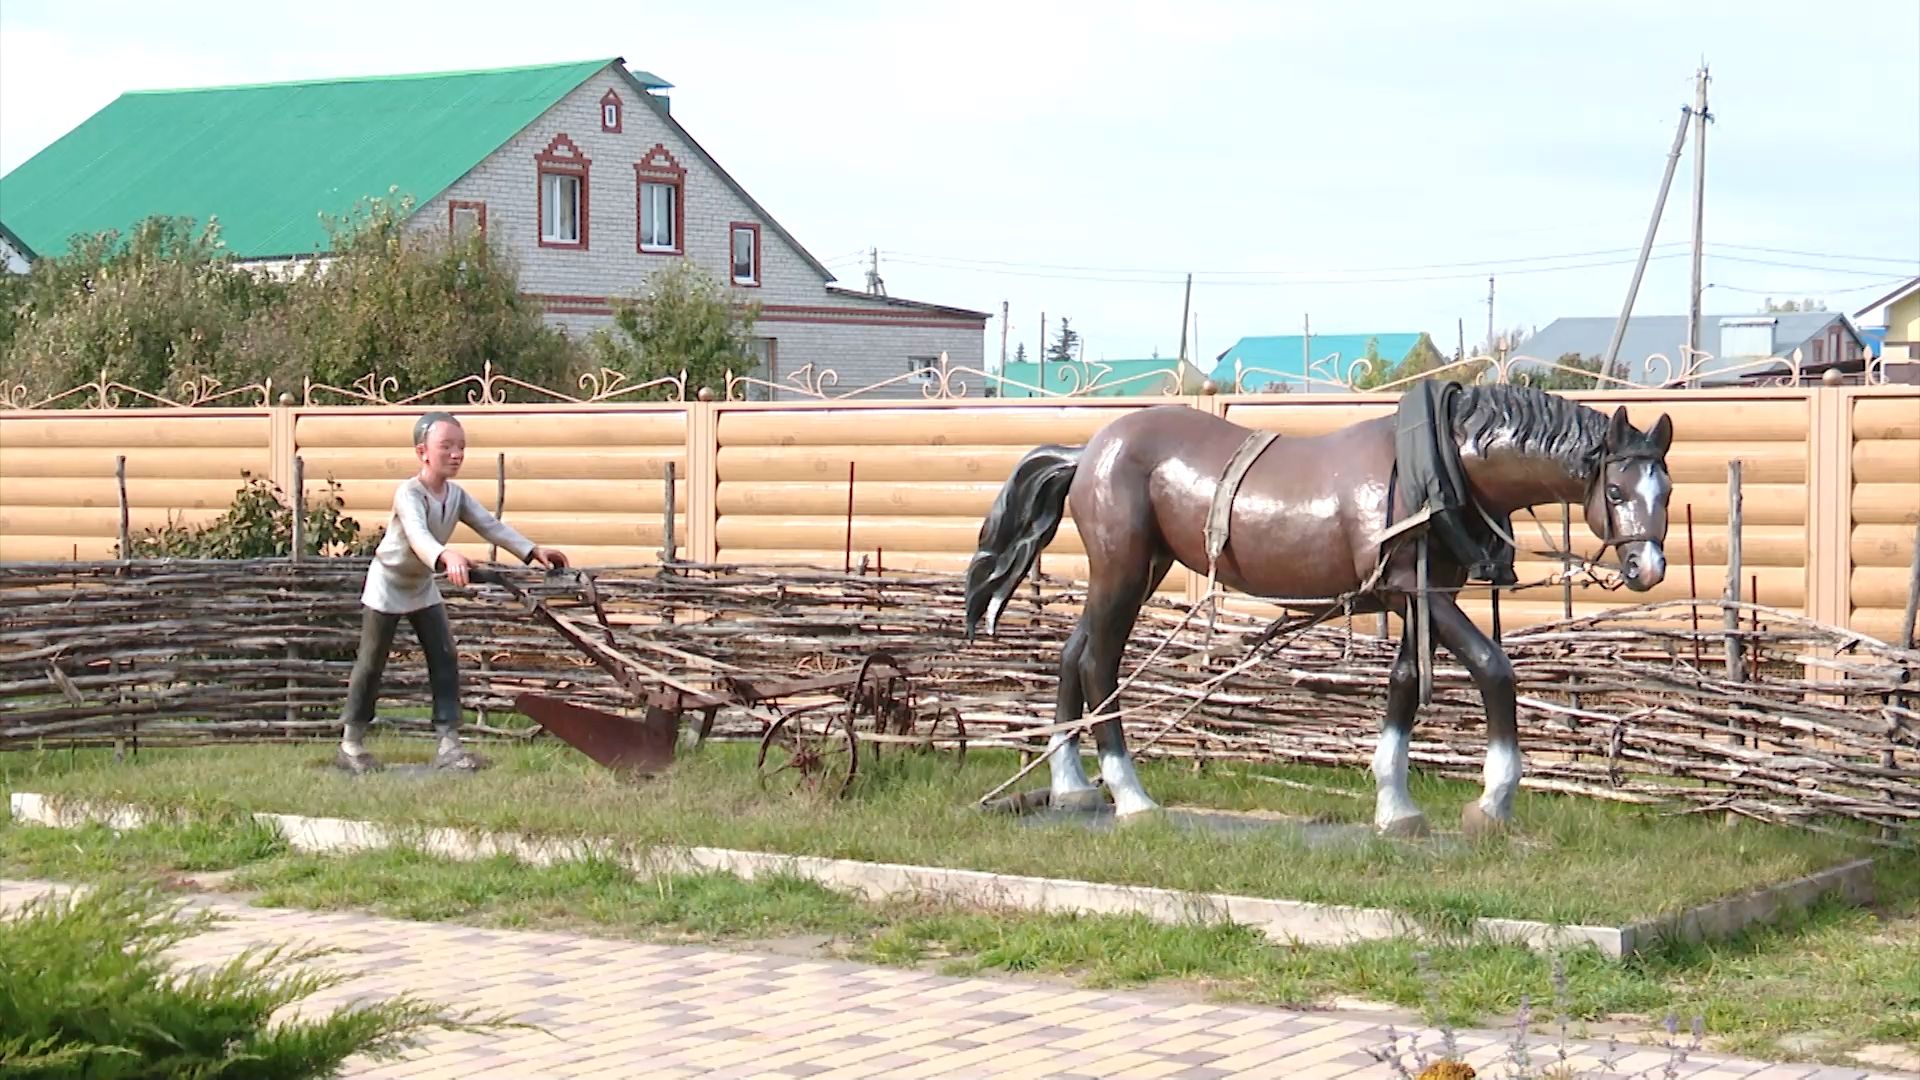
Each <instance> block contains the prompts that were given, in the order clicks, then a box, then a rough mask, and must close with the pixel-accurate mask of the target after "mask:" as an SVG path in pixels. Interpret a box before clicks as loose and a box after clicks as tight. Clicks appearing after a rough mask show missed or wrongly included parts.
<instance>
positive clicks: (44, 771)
mask: <svg viewBox="0 0 1920 1080" xmlns="http://www.w3.org/2000/svg"><path fill="white" fill-rule="evenodd" d="M374 749H375V752H376V753H379V754H381V755H382V756H383V757H385V758H386V759H387V760H389V761H390V762H391V761H398V760H403V759H405V758H407V757H408V756H409V755H411V756H412V758H414V759H415V760H424V757H425V754H426V752H427V747H426V746H425V745H424V744H422V743H418V742H408V741H402V740H394V739H389V740H376V742H375V744H374ZM751 752H752V750H751V748H750V747H745V746H739V745H719V746H709V747H707V748H705V749H704V750H701V751H699V752H694V753H688V754H684V755H683V756H682V758H681V760H680V762H679V763H678V764H677V765H676V766H675V768H674V769H673V770H672V771H671V772H670V773H668V774H667V775H665V776H663V777H660V778H656V779H654V780H651V781H646V782H642V783H629V782H624V781H622V780H620V779H618V778H616V777H615V776H614V775H612V774H611V773H608V772H607V771H605V770H603V769H600V768H599V767H598V766H595V765H593V764H592V763H590V762H588V761H587V760H586V759H585V758H584V757H583V756H582V755H580V754H579V753H577V752H576V751H574V750H572V749H571V748H569V747H566V746H564V745H561V744H557V743H542V744H534V745H505V746H499V747H494V748H490V749H489V750H488V753H490V754H491V755H492V756H493V758H494V761H495V768H493V769H491V770H489V771H487V772H484V773H482V774H480V775H478V776H473V777H466V776H457V777H425V778H412V777H409V778H400V777H373V778H357V779H356V778H353V777H348V776H345V775H343V774H341V773H339V772H337V771H335V770H333V769H332V768H331V767H330V765H329V763H330V761H331V757H332V747H330V746H305V747H273V746H251V747H233V748H219V749H196V750H190V751H182V750H175V751H155V750H147V751H144V752H142V753H141V754H140V755H138V757H137V758H136V759H133V760H130V761H128V762H126V763H115V762H113V761H112V759H111V757H110V756H109V755H108V754H107V753H106V752H104V751H97V752H85V751H83V752H49V753H23V754H12V755H0V786H3V787H5V788H7V789H10V790H32V791H39V792H43V793H46V794H49V795H53V796H57V797H64V798H73V799H80V800H100V801H116V802H130V803H136V804H140V805H145V806H149V807H164V808H183V809H188V810H191V811H193V812H195V813H197V814H207V815H214V816H218V815H229V814H234V813H237V812H247V811H259V810H270V811H280V812H291V813H305V814H313V815H328V816H342V817H356V818H372V819H376V820H380V821H385V822H389V823H397V824H412V825H429V826H456V827H464V828H475V829H498V830H515V831H520V832H524V833H534V834H546V835H562V836H581V835H594V836H609V837H615V838H618V839H620V840H622V841H624V842H627V843H629V844H631V845H633V846H635V847H645V846H648V845H657V844H700V845H710V846H717V847H728V848H737V849H746V850H756V851H769V852H780V853H788V854H804V855H818V856H827V857H837V858H849V859H863V860H872V861H883V862H900V863H914V864H920V865H931V866H946V867H961V868H971V869H978V870H989V871H997V872H1002V873H1013V874H1031V875H1041V876H1051V877H1073V878H1080V879H1083V880H1090V881H1101V882H1115V883H1129V884H1148V885H1158V886H1163V887H1169V888H1176V889H1187V890H1195V891H1208V892H1226V893H1235V894H1243V895H1253V896H1267V897H1281V898H1290V899H1299V900H1308V901H1318V902H1325V903H1340V904H1354V905H1361V906H1369V907H1388V908H1394V909H1397V910H1400V911H1403V912H1407V913H1409V914H1411V915H1414V916H1416V917H1420V918H1424V919H1426V920H1429V921H1431V922H1434V923H1437V924H1444V925H1459V924H1461V923H1463V922H1465V921H1467V920H1470V919H1472V918H1474V917H1480V916H1505V917H1513V918H1529V919H1543V920H1548V921H1559V922H1569V923H1578V922H1620V921H1626V920H1631V919H1637V918H1646V917H1651V916H1654V915H1658V914H1661V913H1663V912H1668V911H1672V910H1676V909H1679V908H1684V907H1688V906H1692V905H1695V904H1698V903H1701V902H1703V901H1706V900H1710V899H1714V898H1717V897H1721V896H1725V895H1728V894H1731V893H1736V892H1739V891H1742V890H1744V889H1747V888H1752V887H1756V886H1759V885H1763V884H1767V883H1772V882H1776V881H1779V880H1782V879H1785V878H1789V877H1793V876H1797V875H1802V874H1806V873H1809V872H1812V871H1815V870H1819V869H1822V868H1825V867H1829V866H1832V865H1834V864H1835V863H1837V862H1840V861H1842V860H1844V859H1845V858H1848V857H1850V856H1853V855H1855V854H1858V853H1861V852H1863V851H1864V850H1866V849H1865V847H1864V845H1859V844H1856V843H1853V842H1850V841H1845V840H1837V839H1835V838H1832V837H1822V836H1816V835H1813V834H1809V833H1804V832H1796V831H1791V830H1785V829H1779V828H1773V827H1769V826H1764V825H1760V824H1757V823H1753V822H1738V823H1732V824H1729V823H1727V822H1725V821H1723V820H1719V819H1712V818H1708V817H1706V816H1689V817H1672V816H1666V815H1661V814H1658V813H1654V812H1650V811H1648V810H1646V809H1643V808H1635V807H1628V806H1620V805H1614V804H1608V803H1601V802H1596V801H1592V800H1583V799H1574V798H1566V797H1556V796H1547V795H1538V794H1533V793H1528V792H1523V793H1522V794H1521V795H1520V797H1519V799H1518V803H1517V813H1518V817H1519V822H1520V829H1519V833H1518V835H1516V836H1515V837H1512V838H1509V839H1504V840H1503V839H1494V840H1488V841H1482V842H1467V841H1464V840H1461V839H1459V838H1458V837H1439V838H1436V839H1435V840H1434V841H1431V842H1426V843H1407V842H1397V841H1387V840H1382V839H1377V838H1373V837H1371V836H1369V835H1367V834H1366V833H1365V832H1364V830H1361V831H1359V835H1358V838H1356V839H1354V840H1352V841H1350V842H1342V843H1334V844H1310V843H1308V842H1307V841H1306V840H1305V839H1303V838H1302V837H1301V836H1300V835H1299V834H1297V833H1296V832H1294V831H1291V830H1263V831H1260V832H1254V833H1245V834H1237V835H1226V834H1218V833H1210V832H1202V833H1196V832H1192V831H1188V830H1183V829H1181V828H1178V827H1176V826H1175V825H1173V824H1170V823H1168V822H1165V821H1149V822H1142V823H1139V824H1130V825H1129V826H1128V827H1126V828H1124V829H1117V830H1112V831H1107V832H1089V831H1083V830H1081V829H1078V828H1075V827H1069V826H1053V827H1048V826H1036V825H1033V824H1029V823H1022V822H1019V821H1016V820H1014V819H1011V818H1006V817H1000V816H994V815H986V814H981V813H979V812H977V811H975V810H973V809H972V804H973V802H974V800H975V799H976V798H977V797H978V796H979V795H980V794H982V793H984V792H985V791H987V790H989V789H991V788H992V787H993V786H994V785H996V784H997V783H998V782H1000V781H1001V780H1003V779H1005V778H1006V777H1007V776H1008V775H1010V774H1011V773H1012V772H1013V770H1014V768H1015V766H1016V764H1017V763H1016V760H1015V759H1014V757H1013V756H1012V755H1010V754H1005V753H986V752H976V753H974V754H970V755H969V756H968V759H967V763H966V766H965V768H964V769H961V770H957V771H956V770H953V769H952V768H951V767H950V766H948V765H946V764H944V763H942V762H940V761H937V760H935V759H927V758H916V757H911V756H909V755H901V754H890V755H887V756H884V757H882V758H881V759H880V760H878V761H877V762H872V761H870V762H867V763H864V764H863V766H862V769H861V774H860V780H859V782H858V783H857V785H856V788H855V790H854V792H853V794H852V796H851V797H849V798H847V799H844V800H840V801H837V802H825V801H821V800H815V799H809V798H807V797H805V796H798V795H788V794H777V793H771V792H767V791H763V790H761V789H760V787H759V786H758V785H757V783H756V780H755V778H754V775H753V770H752V758H751ZM1141 773H1142V776H1143V778H1144V780H1145V782H1146V783H1147V785H1148V789H1149V790H1150V791H1152V792H1153V793H1154V794H1155V795H1156V796H1157V797H1158V798H1159V799H1160V801H1161V802H1162V803H1163V804H1166V805H1169V806H1174V805H1180V806H1187V807H1204V808H1213V809H1223V810H1237V811H1259V812H1268V813H1276V814H1283V815H1289V816H1294V817H1299V818H1305V819H1310V820H1315V821H1324V822H1348V823H1354V824H1364V823H1366V822H1367V821H1368V820H1369V818H1370V816H1371V812H1372V779H1371V777H1370V776H1369V775H1367V774H1366V773H1364V772H1362V771H1360V770H1318V769H1288V768H1260V767H1247V766H1240V765H1234V766H1231V767H1218V766H1216V767H1214V768H1211V769H1209V770H1207V771H1205V772H1194V771H1193V770H1191V769H1189V768H1186V767H1183V766H1173V765H1167V764H1162V763H1156V762H1145V763H1142V768H1141ZM1260 775H1267V776H1277V777H1282V778H1294V779H1299V780H1304V781H1309V782H1311V783H1314V784H1316V785H1319V786H1321V787H1323V788H1334V789H1340V790H1344V791H1346V792H1349V793H1350V795H1339V794H1326V793H1322V792H1309V791H1302V790H1299V789H1296V788H1290V787H1285V786H1282V785H1276V784H1270V783H1265V782H1263V781H1261V780H1259V779H1257V778H1256V777H1257V776H1260ZM1030 782H1031V783H1033V784H1036V785H1037V784H1041V783H1044V775H1043V774H1036V775H1035V776H1034V777H1033V779H1032V780H1031V781H1030ZM1414 794H1415V797H1416V798H1417V799H1418V800H1419V801H1420V802H1421V803H1422V805H1424V806H1425V807H1426V808H1427V810H1428V813H1429V815H1430V817H1431V818H1432V819H1433V820H1434V822H1435V823H1436V825H1439V826H1442V827H1443V829H1444V828H1445V827H1447V826H1449V825H1450V823H1451V822H1452V821H1453V820H1454V819H1455V816H1456V815H1457V814H1458V810H1459V807H1460V806H1461V805H1463V804H1464V803H1465V802H1467V801H1469V800H1470V799H1471V798H1473V797H1475V796H1476V795H1477V794H1478V792H1477V789H1476V788H1475V787H1474V786H1472V785H1466V784H1458V783H1450V782H1445V781H1436V780H1432V779H1424V780H1418V781H1416V784H1415V790H1414Z"/></svg>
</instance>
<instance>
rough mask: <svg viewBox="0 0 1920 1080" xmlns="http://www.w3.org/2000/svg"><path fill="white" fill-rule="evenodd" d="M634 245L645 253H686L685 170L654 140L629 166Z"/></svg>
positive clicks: (664, 147)
mask: <svg viewBox="0 0 1920 1080" xmlns="http://www.w3.org/2000/svg"><path fill="white" fill-rule="evenodd" d="M633 181H634V197H635V198H636V200H637V201H638V203H639V206H638V207H637V208H636V211H635V213H634V219H635V220H634V227H635V233H636V234H637V235H636V236H635V238H634V246H635V248H637V249H638V250H639V251H640V252H641V253H643V254H647V255H684V254H685V253H686V247H687V245H686V205H687V170H686V169H684V168H681V166H680V162H678V161H676V160H675V159H674V156H673V154H672V153H670V152H669V151H668V150H667V148H666V146H665V145H663V144H661V143H654V144H653V149H652V150H649V151H647V156H646V157H644V158H641V159H640V160H639V161H637V162H635V163H634V166H633Z"/></svg>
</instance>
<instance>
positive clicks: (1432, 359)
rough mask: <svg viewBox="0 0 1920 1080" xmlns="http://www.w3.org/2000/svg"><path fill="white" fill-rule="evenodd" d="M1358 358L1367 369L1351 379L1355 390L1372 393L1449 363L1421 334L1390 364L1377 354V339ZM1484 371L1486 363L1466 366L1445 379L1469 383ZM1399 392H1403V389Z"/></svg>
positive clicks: (1372, 339) (1431, 342) (1424, 335)
mask: <svg viewBox="0 0 1920 1080" xmlns="http://www.w3.org/2000/svg"><path fill="white" fill-rule="evenodd" d="M1361 358H1362V359H1364V360H1366V361H1367V366H1366V367H1365V368H1364V369H1362V370H1360V371H1359V372H1358V373H1357V375H1356V377H1355V378H1354V380H1353V385H1354V389H1356V390H1373V389H1376V388H1378V387H1382V386H1386V385H1387V384H1389V383H1397V382H1400V381H1401V380H1403V379H1412V378H1413V377H1414V376H1416V375H1420V374H1421V373H1423V372H1431V371H1436V370H1438V369H1439V368H1442V367H1445V366H1446V365H1447V364H1448V363H1449V361H1448V360H1447V358H1446V356H1445V355H1444V354H1442V353H1441V352H1440V350H1439V348H1437V347H1436V346H1435V345H1434V343H1433V338H1431V337H1430V336H1428V335H1427V334H1424V333H1423V334H1421V335H1420V338H1419V340H1417V341H1415V342H1414V343H1413V347H1412V348H1410V349H1408V350H1407V355H1405V356H1403V357H1401V358H1400V359H1399V360H1394V361H1389V360H1386V359H1385V358H1383V357H1382V356H1381V355H1380V339H1379V338H1369V339H1368V340H1367V348H1366V351H1365V352H1364V353H1362V354H1361ZM1483 370H1485V364H1468V365H1465V366H1464V367H1460V368H1452V369H1449V370H1448V371H1447V373H1446V378H1447V379H1448V380H1449V381H1451V382H1472V381H1473V380H1474V379H1475V378H1477V377H1478V376H1479V374H1480V372H1481V371H1483ZM1398 389H1405V387H1404V386H1403V387H1399V388H1398Z"/></svg>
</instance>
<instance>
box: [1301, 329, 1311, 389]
mask: <svg viewBox="0 0 1920 1080" xmlns="http://www.w3.org/2000/svg"><path fill="white" fill-rule="evenodd" d="M1300 330H1301V335H1300V377H1301V378H1303V379H1304V378H1306V377H1308V376H1309V375H1312V374H1313V316H1312V315H1302V316H1300Z"/></svg>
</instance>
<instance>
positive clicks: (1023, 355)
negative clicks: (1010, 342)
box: [1013, 342, 1027, 364]
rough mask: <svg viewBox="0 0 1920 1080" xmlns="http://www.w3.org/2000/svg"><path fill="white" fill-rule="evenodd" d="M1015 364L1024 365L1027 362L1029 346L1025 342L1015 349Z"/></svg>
mask: <svg viewBox="0 0 1920 1080" xmlns="http://www.w3.org/2000/svg"><path fill="white" fill-rule="evenodd" d="M1013 362H1014V363H1016V364H1024V363H1026V362H1027V346H1026V343H1025V342H1021V343H1020V344H1018V345H1015V346H1014V347H1013Z"/></svg>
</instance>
